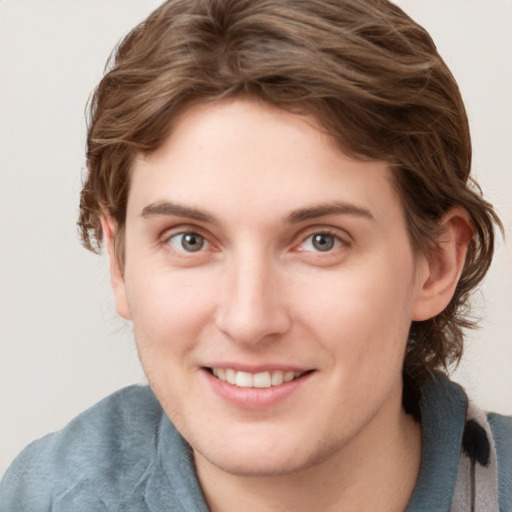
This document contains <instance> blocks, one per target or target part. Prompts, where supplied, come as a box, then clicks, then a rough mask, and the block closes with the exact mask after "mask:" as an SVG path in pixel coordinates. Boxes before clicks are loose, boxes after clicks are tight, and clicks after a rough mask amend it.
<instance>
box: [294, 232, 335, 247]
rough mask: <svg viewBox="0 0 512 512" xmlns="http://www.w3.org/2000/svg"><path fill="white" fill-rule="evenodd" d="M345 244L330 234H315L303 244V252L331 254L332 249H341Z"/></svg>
mask: <svg viewBox="0 0 512 512" xmlns="http://www.w3.org/2000/svg"><path fill="white" fill-rule="evenodd" d="M342 245H343V242H342V241H341V240H340V239H339V238H338V237H337V236H336V235H332V234H330V233H313V234H312V235H309V236H308V237H307V238H305V239H304V241H303V242H302V244H301V247H300V250H301V251H314V252H329V251H331V250H332V249H336V248H338V247H341V246H342Z"/></svg>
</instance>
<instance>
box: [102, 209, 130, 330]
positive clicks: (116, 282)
mask: <svg viewBox="0 0 512 512" xmlns="http://www.w3.org/2000/svg"><path fill="white" fill-rule="evenodd" d="M101 228H102V230H103V237H104V242H105V247H106V249H107V253H108V259H109V267H110V284H111V286H112V292H113V294H114V301H115V304H116V310H117V312H118V313H119V315H121V316H122V317H123V318H125V319H126V320H131V316H130V308H129V306H128V301H127V297H126V285H125V281H124V275H123V272H122V270H121V267H120V265H119V260H118V257H117V254H116V247H115V239H114V235H115V233H116V229H117V226H116V222H115V221H114V219H113V218H112V217H111V216H110V215H109V214H108V213H105V214H104V215H103V216H102V217H101Z"/></svg>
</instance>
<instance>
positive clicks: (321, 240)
mask: <svg viewBox="0 0 512 512" xmlns="http://www.w3.org/2000/svg"><path fill="white" fill-rule="evenodd" d="M313 246H314V247H315V249H318V250H319V251H330V250H331V249H332V248H333V247H334V237H332V236H331V235H324V234H319V235H315V236H314V237H313Z"/></svg>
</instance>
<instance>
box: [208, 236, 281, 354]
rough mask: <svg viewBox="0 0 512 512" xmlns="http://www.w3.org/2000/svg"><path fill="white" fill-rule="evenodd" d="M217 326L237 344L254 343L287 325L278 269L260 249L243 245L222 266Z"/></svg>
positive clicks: (278, 331) (279, 331)
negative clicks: (224, 265)
mask: <svg viewBox="0 0 512 512" xmlns="http://www.w3.org/2000/svg"><path fill="white" fill-rule="evenodd" d="M224 270H225V273H224V279H223V285H222V290H221V291H220V295H219V297H220V299H219V308H218V314H217V324H218V327H219V328H220V329H221V330H222V331H223V332H224V333H225V334H226V335H227V336H228V337H230V338H231V339H233V340H234V341H236V342H238V343H249V344H257V343H258V342H261V341H262V340H263V339H267V338H269V337H270V336H272V335H276V334H281V333H283V332H285V331H286V330H287V328H288V326H289V319H288V312H287V308H286V302H285V296H284V293H283V290H282V289H280V288H279V279H278V278H279V268H278V264H277V262H276V261H274V260H273V259H272V258H271V257H270V256H269V255H268V254H267V253H266V252H265V251H264V250H263V249H261V248H258V247H255V246H254V245H252V246H249V245H247V246H246V247H244V248H243V249H241V250H239V251H236V252H234V254H233V255H232V256H231V258H229V261H228V262H227V264H226V267H225V269H224Z"/></svg>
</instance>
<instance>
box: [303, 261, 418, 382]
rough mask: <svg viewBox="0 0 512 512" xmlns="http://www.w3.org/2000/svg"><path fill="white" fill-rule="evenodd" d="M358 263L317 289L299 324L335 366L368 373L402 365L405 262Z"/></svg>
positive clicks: (407, 312) (406, 320) (406, 318)
mask: <svg viewBox="0 0 512 512" xmlns="http://www.w3.org/2000/svg"><path fill="white" fill-rule="evenodd" d="M361 263H362V264H361V266H360V267H359V268H355V267H354V268H351V269H350V271H347V272H340V273H339V274H337V275H335V274H333V275H332V276H331V277H330V279H328V280H326V282H325V283H324V286H323V287H321V288H320V289H323V290H324V291H323V293H321V294H316V295H315V296H314V297H313V300H310V301H308V303H307V305H306V307H305V308H304V316H303V318H306V322H307V323H308V324H309V325H310V326H311V327H312V328H313V329H315V330H316V331H317V338H319V339H322V340H323V343H324V344H325V345H326V348H327V349H328V351H329V352H330V353H331V354H333V358H334V359H335V360H336V364H343V365H346V366H350V367H352V368H354V369H357V371H362V370H363V369H364V368H367V369H368V372H369V373H371V372H372V371H373V369H372V368H373V367H375V366H379V365H380V364H383V365H388V364H389V365H397V364H398V365H401V360H402V358H403V352H404V350H405V344H406V341H407V334H408V331H409V326H410V316H411V282H412V277H411V276H412V273H413V272H412V265H411V263H410V262H408V261H403V262H402V264H401V265H395V264H393V261H391V262H390V261H389V260H388V261H386V260H384V259H380V260H377V263H379V264H377V263H374V264H373V265H368V264H364V262H361ZM303 296H304V295H303Z"/></svg>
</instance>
